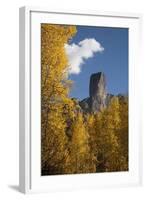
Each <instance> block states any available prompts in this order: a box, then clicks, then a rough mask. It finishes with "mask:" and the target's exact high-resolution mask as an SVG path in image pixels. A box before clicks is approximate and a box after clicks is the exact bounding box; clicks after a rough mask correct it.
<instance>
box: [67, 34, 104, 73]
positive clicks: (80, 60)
mask: <svg viewBox="0 0 146 200" xmlns="http://www.w3.org/2000/svg"><path fill="white" fill-rule="evenodd" d="M65 50H66V53H67V56H68V60H69V71H68V73H69V74H79V73H80V72H81V66H82V65H83V64H84V61H85V60H86V59H88V58H91V57H93V56H94V53H97V52H102V51H103V50H104V48H103V47H102V46H101V44H100V43H99V42H98V41H96V40H95V39H94V38H87V39H84V40H82V41H80V42H79V43H78V44H75V43H73V44H65Z"/></svg>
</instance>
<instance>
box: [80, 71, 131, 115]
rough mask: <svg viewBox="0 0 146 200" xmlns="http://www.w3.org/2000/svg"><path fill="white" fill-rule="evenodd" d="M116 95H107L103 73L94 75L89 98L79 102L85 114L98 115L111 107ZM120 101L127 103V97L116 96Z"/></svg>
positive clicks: (91, 79) (91, 78)
mask: <svg viewBox="0 0 146 200" xmlns="http://www.w3.org/2000/svg"><path fill="white" fill-rule="evenodd" d="M114 96H115V95H113V94H109V93H107V90H106V78H105V75H104V73H103V72H98V73H95V74H92V75H91V77H90V85H89V97H87V98H85V99H83V100H82V101H80V102H79V106H80V107H81V109H82V111H83V112H84V113H97V112H99V111H101V110H102V109H103V108H106V107H108V106H109V104H110V102H111V99H112V98H113V97H114ZM116 96H117V97H118V98H119V100H121V101H123V102H124V101H127V98H128V97H127V95H126V96H125V95H122V94H119V95H116Z"/></svg>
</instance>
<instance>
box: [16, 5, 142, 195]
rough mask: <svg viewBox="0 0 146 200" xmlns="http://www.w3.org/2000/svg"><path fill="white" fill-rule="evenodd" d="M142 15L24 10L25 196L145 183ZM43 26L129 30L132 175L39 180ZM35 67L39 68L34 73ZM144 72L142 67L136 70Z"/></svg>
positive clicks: (22, 125) (22, 144)
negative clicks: (141, 94)
mask: <svg viewBox="0 0 146 200" xmlns="http://www.w3.org/2000/svg"><path fill="white" fill-rule="evenodd" d="M141 19H142V16H141V15H140V14H131V13H114V12H98V11H78V12H77V11H54V10H52V11H51V9H46V8H33V7H23V8H20V22H19V23H20V24H19V25H20V39H19V41H20V63H19V65H20V141H19V144H20V148H19V151H20V157H19V165H20V174H19V180H20V185H19V188H20V191H21V192H23V193H33V192H48V191H62V190H64V191H65V190H72V189H97V188H101V187H117V186H120V187H121V186H135V185H140V184H141V182H142V131H141V103H140V99H139V95H140V87H141V86H142V85H141V81H140V73H139V70H140V66H141V53H140V52H141ZM40 23H57V24H77V25H95V26H107V27H126V28H128V29H129V171H128V172H116V173H114V172H113V173H97V174H82V175H58V176H45V177H41V175H40V153H41V151H40V130H41V129H40V48H41V47H40ZM34 66H35V67H34ZM137 66H139V67H137Z"/></svg>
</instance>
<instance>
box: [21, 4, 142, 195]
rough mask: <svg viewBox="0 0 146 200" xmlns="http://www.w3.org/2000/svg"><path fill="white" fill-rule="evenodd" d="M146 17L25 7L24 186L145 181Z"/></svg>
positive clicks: (62, 187) (46, 188) (47, 188)
mask: <svg viewBox="0 0 146 200" xmlns="http://www.w3.org/2000/svg"><path fill="white" fill-rule="evenodd" d="M140 41H141V16H140V15H138V14H123V13H109V12H93V11H92V12H83V11H79V12H76V11H70V12H69V11H68V12H65V11H64V12H63V11H62V12H61V11H59V12H58V11H50V10H47V9H41V8H29V7H23V8H20V191H22V192H24V193H31V192H45V191H60V190H71V189H79V188H83V189H90V188H95V189H96V188H99V187H107V186H108V187H109V186H115V187H116V186H131V185H139V184H140V183H141V176H142V167H141V166H142V164H141V162H142V161H141V160H142V158H141V157H142V150H141V148H142V147H141V146H142V145H141V144H142V139H141V125H140V124H141V123H140V98H139V97H140V89H139V88H140V75H139V74H140V73H139V70H140V66H141V64H140V61H141V58H140V56H141V52H140V51H141V49H140Z"/></svg>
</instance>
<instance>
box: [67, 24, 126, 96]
mask: <svg viewBox="0 0 146 200" xmlns="http://www.w3.org/2000/svg"><path fill="white" fill-rule="evenodd" d="M87 38H88V39H89V38H94V39H95V40H96V41H98V42H99V43H100V44H101V46H102V47H103V48H104V50H103V51H102V52H95V53H94V55H93V56H92V57H89V58H88V59H84V63H82V64H81V67H80V73H78V74H73V73H72V74H70V75H69V79H71V80H73V82H74V84H73V88H72V90H71V92H70V97H75V98H78V99H84V98H86V97H88V96H89V80H90V76H91V74H92V73H97V72H104V73H105V75H106V82H107V92H108V93H111V94H119V93H122V94H127V93H128V29H126V28H107V27H90V26H77V33H76V35H75V36H74V37H73V38H72V40H71V42H70V45H71V44H74V43H75V44H76V45H77V44H78V43H79V42H80V41H82V40H85V39H87Z"/></svg>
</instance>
